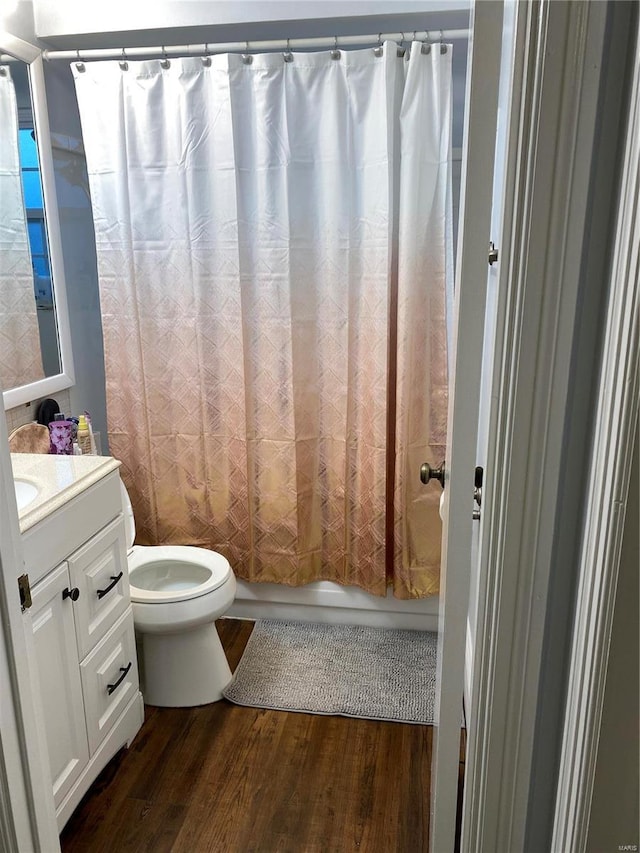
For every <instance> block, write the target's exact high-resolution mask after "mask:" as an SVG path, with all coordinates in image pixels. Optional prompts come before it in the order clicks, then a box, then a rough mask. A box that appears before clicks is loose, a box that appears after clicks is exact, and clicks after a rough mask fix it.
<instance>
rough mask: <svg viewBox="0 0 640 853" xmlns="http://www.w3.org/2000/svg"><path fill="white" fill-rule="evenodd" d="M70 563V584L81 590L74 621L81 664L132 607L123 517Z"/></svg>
mask: <svg viewBox="0 0 640 853" xmlns="http://www.w3.org/2000/svg"><path fill="white" fill-rule="evenodd" d="M68 562H69V574H70V575H71V583H72V584H73V586H76V587H77V588H78V589H79V590H80V597H79V599H78V606H77V607H76V610H75V617H76V634H77V638H78V649H79V652H80V655H79V656H80V659H81V660H82V658H83V657H84V656H85V655H86V654H88V653H89V652H90V651H91V649H92V648H93V646H95V644H96V642H97V641H98V640H99V639H100V637H103V636H104V635H105V633H106V632H107V631H108V629H109V628H110V627H111V625H113V624H114V623H115V622H116V620H117V619H119V618H120V616H122V614H123V613H124V612H125V610H126V609H127V607H128V606H129V570H128V566H127V550H126V546H125V535H124V522H123V519H122V515H119V516H118V517H117V518H116V519H115V520H114V521H112V522H111V524H108V525H107V526H106V527H105V528H104V529H103V530H101V531H100V533H98V534H97V535H96V536H94V537H93V538H92V539H89V541H88V542H87V543H86V544H85V545H83V547H82V548H80V549H79V550H78V551H76V552H75V553H74V554H72V555H71V557H69V560H68Z"/></svg>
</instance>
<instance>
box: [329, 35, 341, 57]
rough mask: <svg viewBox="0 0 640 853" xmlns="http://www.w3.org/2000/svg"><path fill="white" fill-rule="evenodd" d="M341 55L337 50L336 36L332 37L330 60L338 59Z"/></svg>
mask: <svg viewBox="0 0 640 853" xmlns="http://www.w3.org/2000/svg"><path fill="white" fill-rule="evenodd" d="M341 55H342V54H341V53H340V51H339V50H338V36H334V37H333V50H332V51H331V59H340V56H341Z"/></svg>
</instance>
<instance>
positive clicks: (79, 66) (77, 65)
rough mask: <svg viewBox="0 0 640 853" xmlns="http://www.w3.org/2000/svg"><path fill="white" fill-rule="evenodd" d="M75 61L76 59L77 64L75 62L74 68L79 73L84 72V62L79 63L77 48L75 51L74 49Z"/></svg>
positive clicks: (78, 50)
mask: <svg viewBox="0 0 640 853" xmlns="http://www.w3.org/2000/svg"><path fill="white" fill-rule="evenodd" d="M76 59H77V62H76V68H77V69H78V71H80V72H82V71H84V70H85V65H84V62H81V61H80V48H77V49H76Z"/></svg>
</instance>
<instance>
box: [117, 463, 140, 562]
mask: <svg viewBox="0 0 640 853" xmlns="http://www.w3.org/2000/svg"><path fill="white" fill-rule="evenodd" d="M120 494H121V496H122V514H123V515H124V530H125V536H126V539H127V549H128V550H130V549H131V548H133V543H134V542H135V539H136V522H135V519H134V517H133V509H132V508H131V500H130V498H129V493H128V492H127V490H126V488H125V485H124V483H123V482H122V478H120Z"/></svg>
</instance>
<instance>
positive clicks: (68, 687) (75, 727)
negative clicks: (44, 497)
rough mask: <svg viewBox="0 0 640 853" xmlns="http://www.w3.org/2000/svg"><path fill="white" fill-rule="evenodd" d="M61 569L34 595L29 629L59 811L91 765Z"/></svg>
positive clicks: (64, 570)
mask: <svg viewBox="0 0 640 853" xmlns="http://www.w3.org/2000/svg"><path fill="white" fill-rule="evenodd" d="M68 588H69V571H68V568H67V564H66V563H63V564H62V565H61V566H60V567H59V568H57V569H56V570H55V571H53V572H51V574H49V575H47V576H46V577H45V578H44V579H43V580H42V581H40V583H38V584H36V586H35V587H34V589H33V594H32V599H33V606H32V608H31V614H32V616H31V625H32V630H33V641H34V646H35V653H36V661H37V673H38V681H39V685H40V696H41V697H42V705H43V708H44V719H45V729H46V734H47V746H48V750H49V765H50V768H51V777H52V780H53V798H54V802H55V805H56V808H58V806H59V805H60V803H61V802H62V800H63V799H64V797H65V796H66V795H67V793H68V791H69V790H70V789H71V787H72V785H73V784H74V782H75V781H76V779H77V778H78V776H79V775H80V774H81V772H82V771H83V769H84V768H85V766H86V764H87V762H88V761H89V748H88V742H87V729H86V724H85V719H84V705H83V701H82V685H81V681H80V670H79V662H78V649H77V645H76V632H75V625H74V617H73V610H74V607H77V606H78V605H79V604H80V601H78V602H77V603H76V602H74V601H72V599H71V597H69V596H67V597H65V598H63V597H62V594H63V592H64V590H66V589H68Z"/></svg>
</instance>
